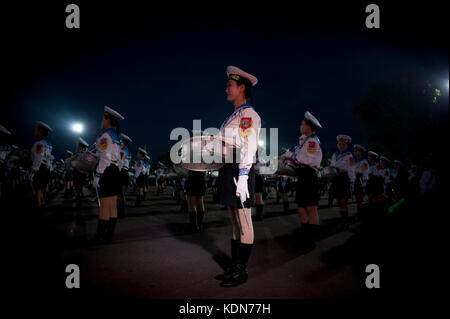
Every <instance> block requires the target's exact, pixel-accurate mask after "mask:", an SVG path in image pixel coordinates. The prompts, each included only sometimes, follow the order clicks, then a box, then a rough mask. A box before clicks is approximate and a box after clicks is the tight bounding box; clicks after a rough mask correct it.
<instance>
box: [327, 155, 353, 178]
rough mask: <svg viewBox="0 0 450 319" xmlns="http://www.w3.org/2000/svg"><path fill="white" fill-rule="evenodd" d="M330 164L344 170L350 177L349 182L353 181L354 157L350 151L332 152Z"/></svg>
mask: <svg viewBox="0 0 450 319" xmlns="http://www.w3.org/2000/svg"><path fill="white" fill-rule="evenodd" d="M330 166H331V167H335V168H337V169H338V170H339V171H340V172H346V173H347V174H348V177H349V178H350V182H351V183H354V182H355V159H354V158H353V155H352V153H350V152H345V153H342V154H340V153H338V152H336V153H333V156H332V157H331V164H330Z"/></svg>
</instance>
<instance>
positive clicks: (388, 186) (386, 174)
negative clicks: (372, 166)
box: [380, 155, 393, 197]
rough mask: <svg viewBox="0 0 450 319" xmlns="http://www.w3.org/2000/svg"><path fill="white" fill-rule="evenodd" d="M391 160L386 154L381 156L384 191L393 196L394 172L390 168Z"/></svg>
mask: <svg viewBox="0 0 450 319" xmlns="http://www.w3.org/2000/svg"><path fill="white" fill-rule="evenodd" d="M390 164H391V160H390V159H389V158H387V157H386V156H383V155H382V156H380V167H381V169H380V176H381V177H382V178H383V182H384V192H385V193H386V195H387V196H388V197H392V195H393V189H392V176H391V174H392V172H391V168H390Z"/></svg>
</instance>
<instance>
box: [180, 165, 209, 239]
mask: <svg viewBox="0 0 450 319" xmlns="http://www.w3.org/2000/svg"><path fill="white" fill-rule="evenodd" d="M185 187H186V196H187V204H188V212H189V227H188V232H190V233H196V232H200V231H202V230H203V217H204V216H205V204H204V203H203V197H204V196H205V193H206V185H205V173H204V172H197V171H189V177H188V179H187V181H186V184H185Z"/></svg>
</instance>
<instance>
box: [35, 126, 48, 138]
mask: <svg viewBox="0 0 450 319" xmlns="http://www.w3.org/2000/svg"><path fill="white" fill-rule="evenodd" d="M37 128H38V130H39V131H40V132H41V134H42V136H44V137H48V133H49V129H48V128H46V127H44V126H42V125H39V124H38V126H37Z"/></svg>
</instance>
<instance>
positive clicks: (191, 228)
mask: <svg viewBox="0 0 450 319" xmlns="http://www.w3.org/2000/svg"><path fill="white" fill-rule="evenodd" d="M185 232H186V233H187V234H193V233H197V232H198V226H197V212H196V211H193V212H189V225H188V227H187V228H186V231H185Z"/></svg>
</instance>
